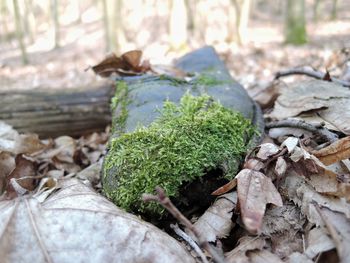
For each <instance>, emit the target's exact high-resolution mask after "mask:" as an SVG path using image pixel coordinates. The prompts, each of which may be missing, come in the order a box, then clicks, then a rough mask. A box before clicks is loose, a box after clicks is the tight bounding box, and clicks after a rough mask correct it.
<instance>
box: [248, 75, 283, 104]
mask: <svg viewBox="0 0 350 263" xmlns="http://www.w3.org/2000/svg"><path fill="white" fill-rule="evenodd" d="M281 83H282V82H281V81H278V80H277V81H273V82H268V83H263V84H262V85H255V86H253V87H249V88H248V89H247V92H248V94H249V96H250V97H251V98H252V99H253V100H254V101H256V102H257V103H258V104H259V105H260V107H261V108H262V109H266V108H270V107H272V106H273V104H274V103H275V101H276V99H277V97H278V95H279V94H280V90H281V86H282V84H281Z"/></svg>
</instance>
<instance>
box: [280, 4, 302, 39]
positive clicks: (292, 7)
mask: <svg viewBox="0 0 350 263" xmlns="http://www.w3.org/2000/svg"><path fill="white" fill-rule="evenodd" d="M284 37H285V42H286V43H289V44H295V45H302V44H304V43H306V25H305V1H304V0H287V4H286V18H285V28H284Z"/></svg>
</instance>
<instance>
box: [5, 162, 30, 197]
mask: <svg viewBox="0 0 350 263" xmlns="http://www.w3.org/2000/svg"><path fill="white" fill-rule="evenodd" d="M15 161H16V168H15V169H14V170H13V171H12V172H11V174H10V175H9V176H8V177H7V189H6V190H7V192H6V196H7V198H9V199H12V198H14V197H16V196H17V194H18V190H21V191H32V190H34V188H35V185H36V184H35V166H34V163H33V162H31V161H29V160H27V159H26V158H24V157H23V156H22V155H17V156H16V159H15ZM13 179H14V180H13ZM16 187H19V188H23V189H17V188H16Z"/></svg>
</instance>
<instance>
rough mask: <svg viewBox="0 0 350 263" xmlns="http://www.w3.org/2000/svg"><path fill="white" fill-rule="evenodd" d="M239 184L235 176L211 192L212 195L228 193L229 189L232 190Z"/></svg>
mask: <svg viewBox="0 0 350 263" xmlns="http://www.w3.org/2000/svg"><path fill="white" fill-rule="evenodd" d="M236 185H237V179H236V178H233V179H232V180H231V181H229V182H228V183H227V184H225V185H223V186H221V187H220V188H218V189H217V190H215V191H214V192H212V193H211V195H222V194H225V193H227V192H228V191H231V190H232V189H233V188H235V187H236Z"/></svg>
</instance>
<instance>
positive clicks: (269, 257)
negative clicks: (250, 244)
mask: <svg viewBox="0 0 350 263" xmlns="http://www.w3.org/2000/svg"><path fill="white" fill-rule="evenodd" d="M247 254H248V258H249V259H250V261H249V262H251V263H266V262H269V263H283V260H282V259H280V258H279V257H278V256H277V255H276V254H275V253H272V252H270V251H269V250H267V249H263V250H258V251H248V253H247Z"/></svg>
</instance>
